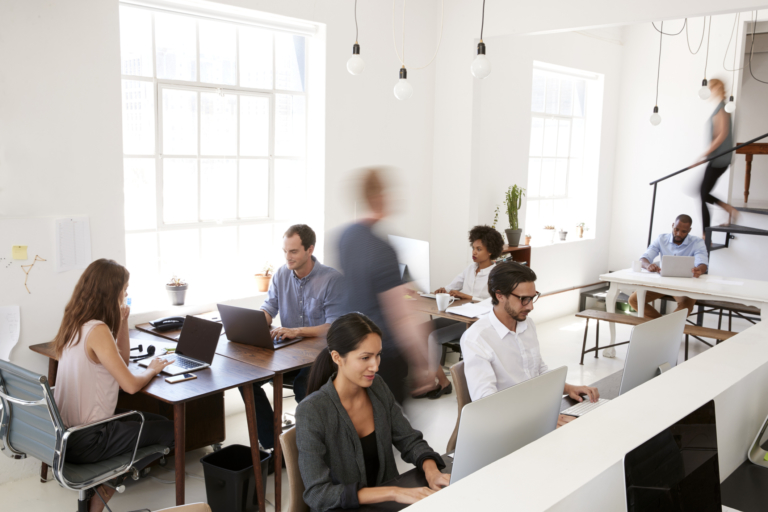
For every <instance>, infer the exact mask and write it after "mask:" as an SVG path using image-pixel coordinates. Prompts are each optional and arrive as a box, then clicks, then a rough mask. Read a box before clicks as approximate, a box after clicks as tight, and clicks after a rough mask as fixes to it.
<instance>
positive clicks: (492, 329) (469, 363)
mask: <svg viewBox="0 0 768 512" xmlns="http://www.w3.org/2000/svg"><path fill="white" fill-rule="evenodd" d="M461 353H462V355H463V356H464V374H465V376H466V378H467V387H469V395H470V396H471V397H472V400H479V399H480V398H483V397H486V396H488V395H492V394H494V393H496V392H497V391H501V390H502V389H507V388H508V387H511V386H514V385H515V384H519V383H521V382H523V381H526V380H528V379H532V378H534V377H538V376H539V375H541V374H542V373H545V372H546V371H547V369H548V368H547V365H546V363H544V361H543V360H542V358H541V350H540V349H539V340H538V337H537V336H536V326H535V325H534V324H533V320H531V319H530V318H529V319H527V320H526V321H524V322H517V328H516V330H515V332H513V331H510V330H509V329H507V328H506V326H505V325H504V324H503V323H501V321H500V320H499V319H498V318H497V317H496V313H495V312H494V311H493V310H491V312H490V313H488V314H487V315H483V316H482V317H481V318H480V320H478V321H477V322H475V323H474V324H473V325H472V327H470V328H469V329H467V331H466V332H465V333H464V335H463V336H462V337H461Z"/></svg>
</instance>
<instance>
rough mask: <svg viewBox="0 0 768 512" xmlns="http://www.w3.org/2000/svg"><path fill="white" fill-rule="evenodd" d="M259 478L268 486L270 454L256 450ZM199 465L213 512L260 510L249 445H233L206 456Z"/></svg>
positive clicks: (253, 511)
mask: <svg viewBox="0 0 768 512" xmlns="http://www.w3.org/2000/svg"><path fill="white" fill-rule="evenodd" d="M259 455H260V457H261V475H262V482H263V483H264V486H265V487H266V485H267V467H268V466H269V458H270V457H271V456H272V455H271V454H269V453H267V452H263V451H259ZM200 462H202V463H203V474H204V475H205V494H206V496H207V498H208V505H209V506H210V507H211V510H212V511H213V512H255V511H257V510H259V502H258V498H257V496H256V479H255V477H254V474H253V459H252V457H251V448H250V446H243V445H241V444H233V445H231V446H227V447H226V448H222V449H221V450H219V451H217V452H213V453H209V454H208V455H206V456H205V457H203V458H202V459H200Z"/></svg>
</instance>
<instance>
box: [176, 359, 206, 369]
mask: <svg viewBox="0 0 768 512" xmlns="http://www.w3.org/2000/svg"><path fill="white" fill-rule="evenodd" d="M173 366H178V367H179V368H184V369H185V370H189V369H190V368H198V367H199V366H202V365H201V364H200V363H199V362H198V361H192V360H190V359H187V358H185V357H184V356H178V357H177V358H176V361H174V362H173Z"/></svg>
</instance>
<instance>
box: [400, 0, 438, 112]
mask: <svg viewBox="0 0 768 512" xmlns="http://www.w3.org/2000/svg"><path fill="white" fill-rule="evenodd" d="M405 1H406V0H403V56H402V57H401V56H400V52H399V51H398V50H397V41H396V40H395V0H392V42H393V43H394V45H395V55H397V59H398V60H399V61H400V65H401V67H400V72H399V75H398V76H399V79H398V81H397V83H396V84H395V87H394V90H393V92H394V93H395V98H397V99H399V100H407V99H409V98H410V97H411V96H413V87H412V86H411V84H410V83H409V82H408V70H407V69H406V68H405ZM444 20H445V0H441V2H440V39H439V40H438V41H437V48H436V49H435V54H434V55H432V58H431V59H430V60H429V62H427V64H426V65H424V66H421V67H419V68H413V67H412V68H411V69H424V68H426V67H427V66H429V65H430V64H432V62H433V61H434V60H435V57H437V52H438V51H440V44H441V43H442V42H443V21H444Z"/></svg>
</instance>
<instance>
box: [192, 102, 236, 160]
mask: <svg viewBox="0 0 768 512" xmlns="http://www.w3.org/2000/svg"><path fill="white" fill-rule="evenodd" d="M200 153H201V154H203V155H227V156H235V155H237V95H235V94H224V95H222V94H218V93H215V92H203V93H200Z"/></svg>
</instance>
